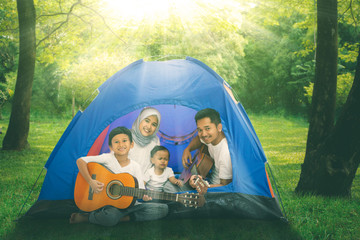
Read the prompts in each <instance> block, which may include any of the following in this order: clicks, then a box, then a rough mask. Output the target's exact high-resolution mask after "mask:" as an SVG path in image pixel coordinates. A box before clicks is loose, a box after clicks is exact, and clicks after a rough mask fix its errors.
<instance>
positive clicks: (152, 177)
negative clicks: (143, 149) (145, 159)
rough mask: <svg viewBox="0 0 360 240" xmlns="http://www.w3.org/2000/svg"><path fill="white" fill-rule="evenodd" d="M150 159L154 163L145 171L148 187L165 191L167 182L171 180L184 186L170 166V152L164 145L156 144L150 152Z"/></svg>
mask: <svg viewBox="0 0 360 240" xmlns="http://www.w3.org/2000/svg"><path fill="white" fill-rule="evenodd" d="M150 157H151V158H150V161H151V163H152V164H153V166H152V167H151V168H149V169H148V170H147V171H146V172H145V176H144V181H145V185H146V188H148V189H150V190H156V191H163V188H164V185H165V183H166V182H167V181H168V180H169V181H170V182H171V183H172V184H175V185H178V186H182V182H181V181H180V180H179V179H176V178H175V175H174V172H173V170H172V169H171V168H169V167H168V163H169V159H170V152H169V150H168V149H167V148H166V147H164V146H155V147H154V148H153V149H152V150H151V152H150Z"/></svg>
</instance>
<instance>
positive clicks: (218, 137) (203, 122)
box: [182, 108, 232, 188]
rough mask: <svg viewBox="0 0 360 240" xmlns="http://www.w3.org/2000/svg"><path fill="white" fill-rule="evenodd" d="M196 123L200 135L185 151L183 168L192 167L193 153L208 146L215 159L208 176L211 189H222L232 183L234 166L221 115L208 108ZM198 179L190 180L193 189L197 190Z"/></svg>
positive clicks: (193, 177) (202, 111)
mask: <svg viewBox="0 0 360 240" xmlns="http://www.w3.org/2000/svg"><path fill="white" fill-rule="evenodd" d="M195 121H196V126H197V130H198V135H197V136H196V137H195V138H193V139H192V140H191V142H190V143H189V145H188V146H187V147H186V148H185V149H184V152H183V156H182V162H183V166H184V167H185V168H188V167H189V166H190V165H191V159H192V158H191V151H193V150H195V149H199V148H200V147H201V145H202V144H205V145H207V146H208V150H209V154H210V156H211V157H212V158H213V159H214V168H213V170H212V172H211V173H210V174H209V175H208V177H209V182H210V187H220V186H225V185H227V184H229V183H231V182H232V164H231V158H230V152H229V147H228V143H227V140H226V137H225V134H224V132H223V131H222V124H221V119H220V114H219V113H218V112H217V111H216V110H214V109H212V108H206V109H203V110H200V111H199V112H198V113H197V114H196V115H195ZM196 177H197V176H196V175H193V176H191V178H190V180H189V184H190V186H191V187H192V188H195V184H194V183H195V180H194V179H195V178H196ZM199 177H201V176H199Z"/></svg>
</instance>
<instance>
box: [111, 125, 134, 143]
mask: <svg viewBox="0 0 360 240" xmlns="http://www.w3.org/2000/svg"><path fill="white" fill-rule="evenodd" d="M118 134H126V135H128V137H129V139H130V143H132V141H133V140H132V134H131V131H130V130H129V129H127V128H126V127H117V128H114V129H113V130H111V132H110V134H109V146H111V140H112V139H113V138H114V137H115V136H116V135H118Z"/></svg>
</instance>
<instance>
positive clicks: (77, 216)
mask: <svg viewBox="0 0 360 240" xmlns="http://www.w3.org/2000/svg"><path fill="white" fill-rule="evenodd" d="M82 222H89V214H88V213H72V214H71V217H70V223H71V224H73V223H82Z"/></svg>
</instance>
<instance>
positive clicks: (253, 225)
mask: <svg viewBox="0 0 360 240" xmlns="http://www.w3.org/2000/svg"><path fill="white" fill-rule="evenodd" d="M250 119H251V120H252V123H253V125H254V127H255V130H256V132H257V134H258V136H259V138H260V141H261V143H262V146H263V148H264V150H265V153H266V156H267V158H268V159H269V162H270V166H271V170H272V172H273V174H274V175H275V179H276V182H277V185H278V190H279V192H280V194H281V198H282V203H283V205H284V208H285V212H286V215H287V218H288V220H289V223H288V224H284V223H281V222H276V221H275V222H272V221H259V220H246V219H231V218H229V219H201V220H199V219H178V220H159V221H152V222H141V223H134V222H131V223H123V224H119V225H117V226H116V227H111V228H106V227H101V226H95V225H91V224H78V225H70V224H69V223H68V219H46V220H43V219H34V220H32V221H29V220H21V219H20V221H15V220H16V219H17V218H18V214H19V212H20V209H21V207H22V206H23V203H24V202H25V199H26V198H27V196H28V193H29V192H30V190H31V188H32V187H33V184H34V182H35V180H36V179H37V177H38V175H39V174H40V172H41V170H42V167H43V166H44V164H45V162H46V160H47V158H48V156H49V155H50V153H51V151H52V149H53V148H54V146H55V144H56V143H57V141H58V140H59V138H60V136H61V135H62V133H63V131H64V130H65V128H66V126H67V125H68V123H69V122H70V119H60V118H51V117H42V116H32V117H31V128H30V135H29V142H30V145H31V148H30V149H27V150H25V151H21V152H16V151H0V175H1V177H0V183H1V184H0V239H87V240H88V239H360V177H359V176H360V172H359V171H358V173H357V175H356V177H355V180H354V182H353V188H352V198H349V199H347V198H345V199H344V198H325V197H316V196H297V195H296V194H294V189H295V186H296V184H297V182H298V180H299V175H300V168H301V166H300V165H301V163H302V161H303V159H304V152H305V145H306V134H307V123H306V122H305V121H304V120H303V119H299V118H285V117H279V116H257V115H251V116H250ZM8 121H9V115H8V114H6V113H5V114H4V119H3V120H0V127H2V130H3V134H2V135H0V144H2V139H3V137H4V135H5V131H6V128H7V124H8ZM44 172H45V171H44ZM44 172H43V173H42V175H41V177H40V179H39V182H38V183H37V185H36V186H35V188H34V192H33V193H32V194H31V195H30V197H29V200H28V201H27V203H26V204H25V206H24V209H23V211H22V214H24V213H25V212H26V211H27V209H29V207H30V206H31V205H32V204H33V203H34V202H35V201H36V199H37V197H38V194H39V192H40V189H41V185H42V181H43V179H44V176H45V173H44Z"/></svg>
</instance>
